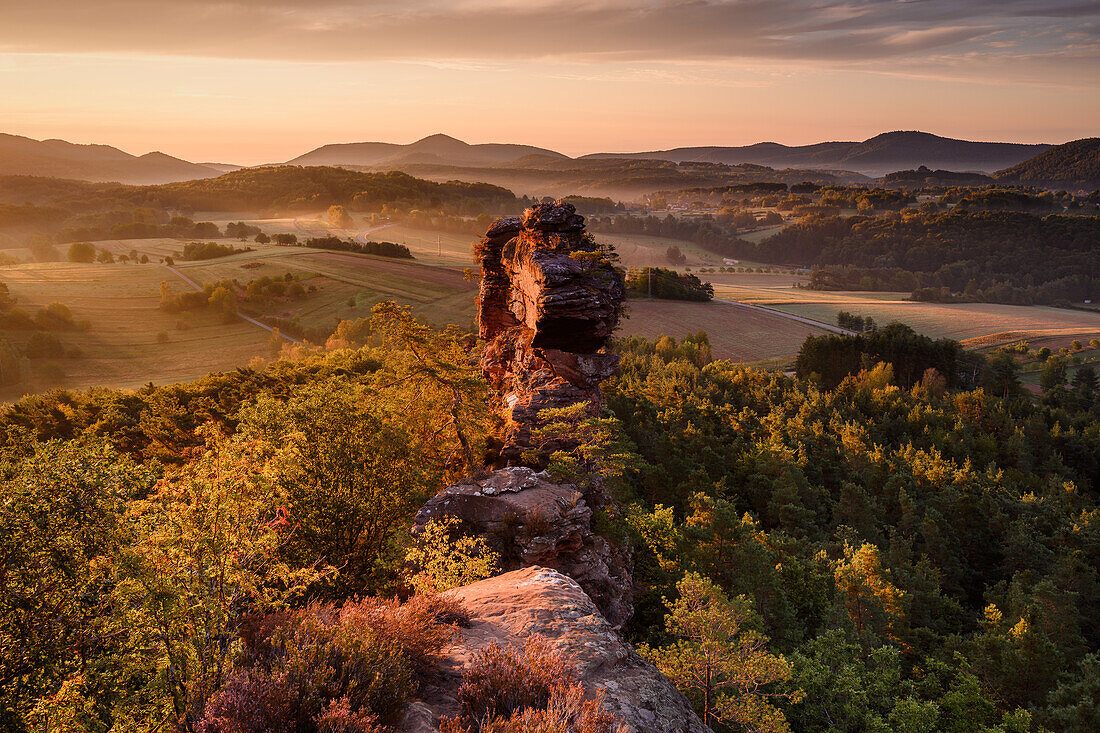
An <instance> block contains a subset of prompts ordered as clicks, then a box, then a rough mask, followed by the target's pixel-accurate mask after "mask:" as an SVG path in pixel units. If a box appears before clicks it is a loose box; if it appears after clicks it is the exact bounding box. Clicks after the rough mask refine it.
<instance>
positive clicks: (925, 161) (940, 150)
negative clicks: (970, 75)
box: [585, 132, 1050, 176]
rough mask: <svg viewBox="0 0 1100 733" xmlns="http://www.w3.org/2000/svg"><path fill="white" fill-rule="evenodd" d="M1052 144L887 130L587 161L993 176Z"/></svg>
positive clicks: (617, 155)
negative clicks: (864, 136)
mask: <svg viewBox="0 0 1100 733" xmlns="http://www.w3.org/2000/svg"><path fill="white" fill-rule="evenodd" d="M1049 147H1050V146H1049V145H1023V144H1019V143H989V142H971V141H969V140H955V139H952V138H947V137H940V136H938V135H931V134H929V133H927V132H886V133H883V134H881V135H876V136H875V137H872V138H870V139H869V140H864V141H863V142H825V143H816V144H814V145H800V146H788V145H780V144H779V143H757V144H755V145H748V146H745V147H691V148H675V149H672V150H656V151H650V152H644V153H596V154H593V155H588V156H585V157H586V158H657V159H660V160H672V161H676V162H678V163H679V162H685V161H701V162H708V163H727V164H731V165H734V164H738V163H757V164H759V165H767V166H771V167H780V168H787V167H789V168H837V169H843V170H850V171H856V172H858V173H863V174H865V175H869V176H882V175H885V174H886V173H889V172H891V171H898V170H908V169H916V168H919V167H921V166H925V167H927V168H930V169H933V170H934V169H945V170H952V171H981V172H990V173H991V172H993V171H996V170H1000V169H1001V168H1005V167H1008V166H1011V165H1016V164H1017V163H1019V162H1021V161H1024V160H1027V159H1028V158H1030V157H1031V156H1033V155H1036V154H1038V153H1041V152H1042V151H1044V150H1046V149H1047V148H1049Z"/></svg>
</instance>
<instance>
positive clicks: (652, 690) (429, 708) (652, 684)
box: [404, 566, 710, 733]
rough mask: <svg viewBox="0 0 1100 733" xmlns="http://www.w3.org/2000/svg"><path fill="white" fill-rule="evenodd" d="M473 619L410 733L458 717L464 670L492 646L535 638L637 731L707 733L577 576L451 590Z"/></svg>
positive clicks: (496, 581) (541, 573)
mask: <svg viewBox="0 0 1100 733" xmlns="http://www.w3.org/2000/svg"><path fill="white" fill-rule="evenodd" d="M445 595H447V596H449V597H451V598H453V599H455V600H457V601H458V602H459V603H461V604H462V606H463V608H464V609H465V610H466V612H467V613H468V614H469V615H470V624H469V626H468V627H467V628H464V629H462V635H461V638H460V639H459V640H458V641H457V643H455V644H454V645H453V646H452V647H450V648H449V649H447V650H445V651H444V653H443V657H442V659H441V660H440V662H439V669H438V671H439V679H438V681H437V682H435V683H433V684H432V685H430V686H428V687H427V688H425V689H423V690H422V691H421V695H420V697H421V700H422V701H421V702H418V703H414V704H413V705H410V706H409V708H408V709H407V710H406V714H405V718H406V721H407V724H406V725H405V726H404V729H405V730H406V731H414V730H415V731H418V733H419V732H421V731H422V732H424V733H427V732H428V731H434V730H436V727H435V725H437V724H438V716H440V715H453V714H455V713H457V712H458V706H457V701H456V699H455V694H454V693H455V691H456V690H457V689H458V686H459V684H460V683H461V676H462V667H463V666H464V665H465V664H467V663H468V662H469V661H470V659H471V658H472V657H473V655H474V654H475V653H476V652H477V651H478V650H479V649H482V648H483V647H485V646H487V645H488V644H490V643H493V642H495V643H498V644H511V645H514V646H516V647H522V645H523V643H524V640H526V639H527V638H528V637H529V636H531V635H533V634H539V635H541V636H543V637H545V638H546V639H547V641H548V642H549V644H550V647H551V649H552V650H553V651H555V652H557V653H559V654H561V655H563V656H565V657H566V658H568V659H570V660H571V661H572V662H573V664H574V665H575V667H576V670H577V675H578V677H579V679H580V682H581V684H582V685H583V686H584V688H585V691H586V692H587V693H588V696H589V697H593V696H595V694H596V692H597V691H598V690H603V691H604V704H605V706H606V707H607V708H608V710H610V711H611V712H613V713H615V715H616V716H617V717H618V718H619V720H620V721H621V722H622V723H624V724H625V725H626V726H627V727H628V729H629V730H631V731H634V732H635V733H709V731H710V729H709V728H707V727H706V726H705V725H703V723H702V722H701V721H700V720H699V718H698V716H696V715H695V712H694V711H693V710H692V708H691V705H690V703H689V702H688V701H687V699H686V698H685V697H684V696H683V695H682V694H681V693H680V692H679V691H678V690H677V689H676V688H675V687H674V686H673V685H672V683H671V682H669V681H668V680H667V679H666V678H665V677H664V676H663V675H661V673H660V672H658V671H657V669H656V667H654V666H653V665H652V664H650V663H649V662H647V661H646V660H644V659H642V658H641V657H640V656H638V654H637V652H635V651H634V648H633V647H631V646H630V645H629V644H627V643H626V642H625V641H623V639H622V638H621V637H620V636H619V634H618V632H616V630H615V629H614V628H612V626H611V625H610V624H609V623H608V622H607V620H605V619H604V617H603V615H602V614H601V613H600V611H599V609H598V608H597V607H596V604H595V603H593V601H592V599H590V598H589V597H588V596H587V595H586V594H585V592H584V591H583V590H582V589H581V587H580V586H579V585H578V584H577V583H575V582H574V581H573V580H572V579H571V578H569V577H567V576H565V575H562V574H561V573H559V572H557V571H556V570H552V569H550V568H546V567H537V566H536V567H529V568H524V569H522V570H516V571H513V572H510V573H506V574H504V575H498V576H497V577H495V578H489V579H488V580H482V581H480V582H478V583H472V584H470V585H467V586H464V587H462V588H456V589H454V590H451V591H447V592H446V594H445Z"/></svg>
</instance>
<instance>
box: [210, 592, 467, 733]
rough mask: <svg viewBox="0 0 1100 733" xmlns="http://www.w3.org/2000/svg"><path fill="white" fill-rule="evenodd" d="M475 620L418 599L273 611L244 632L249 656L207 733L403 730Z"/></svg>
mask: <svg viewBox="0 0 1100 733" xmlns="http://www.w3.org/2000/svg"><path fill="white" fill-rule="evenodd" d="M461 622H465V616H464V615H463V613H462V611H461V609H460V608H459V607H458V606H457V604H455V603H453V602H448V601H445V600H442V599H439V598H435V597H423V596H417V597H415V598H413V599H412V600H411V601H409V602H408V603H406V604H404V605H400V604H398V603H397V602H396V601H388V602H387V601H377V600H374V599H367V600H363V601H357V602H356V601H352V602H348V603H346V604H344V605H343V606H341V607H336V606H334V605H331V604H328V605H319V604H313V605H311V606H309V607H307V608H305V609H302V610H300V611H296V612H283V613H277V614H272V615H269V616H266V617H263V618H261V619H258V620H253V621H252V622H250V623H248V624H246V625H245V626H244V628H243V629H242V630H241V637H242V640H243V642H244V652H243V653H242V654H241V656H240V657H239V658H238V659H237V661H236V664H235V668H234V669H233V671H232V672H231V673H230V675H229V681H228V683H227V684H226V686H225V687H224V688H223V689H222V690H221V691H219V692H217V693H216V694H215V695H213V696H212V697H211V698H210V700H209V701H208V702H207V705H206V711H205V715H204V717H203V719H202V722H201V723H200V725H199V731H201V732H202V733H230V732H231V733H253V732H255V733H261V731H269V730H297V731H341V732H344V733H347V732H350V731H355V732H358V733H373V732H374V731H378V732H379V733H380V732H381V731H382V730H383V727H382V726H383V725H390V724H394V723H396V722H397V721H398V719H399V718H400V716H401V712H402V710H403V709H404V707H405V702H406V701H407V700H408V699H409V697H410V696H411V695H412V694H413V693H415V692H416V690H417V688H418V686H419V680H418V678H419V676H420V675H422V674H424V673H426V672H427V670H428V667H429V665H430V662H431V659H432V658H433V657H434V656H435V654H437V653H438V652H439V650H440V649H442V648H443V647H444V646H446V645H447V644H449V643H450V642H451V641H452V639H453V638H454V634H455V625H456V624H457V623H461Z"/></svg>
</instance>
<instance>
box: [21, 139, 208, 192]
mask: <svg viewBox="0 0 1100 733" xmlns="http://www.w3.org/2000/svg"><path fill="white" fill-rule="evenodd" d="M222 172H223V171H221V170H218V169H216V168H213V167H210V166H205V165H200V164H198V163H189V162H188V161H186V160H180V159H179V158H173V157H172V156H171V155H165V154H164V153H159V152H154V153H147V154H145V155H141V156H137V155H131V154H129V153H126V152H123V151H122V150H119V149H118V148H113V147H111V146H110V145H76V144H74V143H70V142H66V141H64V140H33V139H31V138H29V137H22V136H20V135H7V134H4V133H0V175H32V176H50V177H55V178H74V179H78V180H82V181H117V182H119V183H132V184H150V183H170V182H173V181H188V180H193V179H196V178H211V177H213V176H218V175H221V174H222Z"/></svg>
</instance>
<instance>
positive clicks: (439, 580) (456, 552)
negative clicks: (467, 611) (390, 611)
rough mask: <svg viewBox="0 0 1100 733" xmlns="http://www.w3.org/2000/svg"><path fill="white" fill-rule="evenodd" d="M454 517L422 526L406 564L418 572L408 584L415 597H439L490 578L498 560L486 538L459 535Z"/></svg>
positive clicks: (432, 521) (458, 522)
mask: <svg viewBox="0 0 1100 733" xmlns="http://www.w3.org/2000/svg"><path fill="white" fill-rule="evenodd" d="M460 525H461V521H460V520H459V519H458V518H457V517H452V516H448V517H444V518H443V519H433V520H431V521H430V522H428V523H427V524H425V525H424V528H423V529H422V530H421V532H420V534H419V535H418V536H417V537H416V539H415V542H414V544H413V546H412V547H410V548H409V549H408V550H407V551H406V553H405V561H406V562H408V563H410V564H411V565H412V566H413V567H415V568H417V572H416V573H415V574H414V575H412V576H411V577H410V578H409V584H410V585H412V587H413V588H414V589H416V592H417V593H439V592H442V591H445V590H450V589H451V588H459V587H461V586H464V585H469V584H470V583H474V582H476V581H478V580H484V579H485V578H489V577H492V576H493V575H494V574H495V573H496V572H497V569H498V568H499V566H500V556H499V555H498V554H497V553H495V552H493V551H492V550H490V549H489V546H488V544H486V542H485V538H484V537H481V536H476V537H475V536H471V535H467V534H462V533H460V531H459V529H460Z"/></svg>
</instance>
